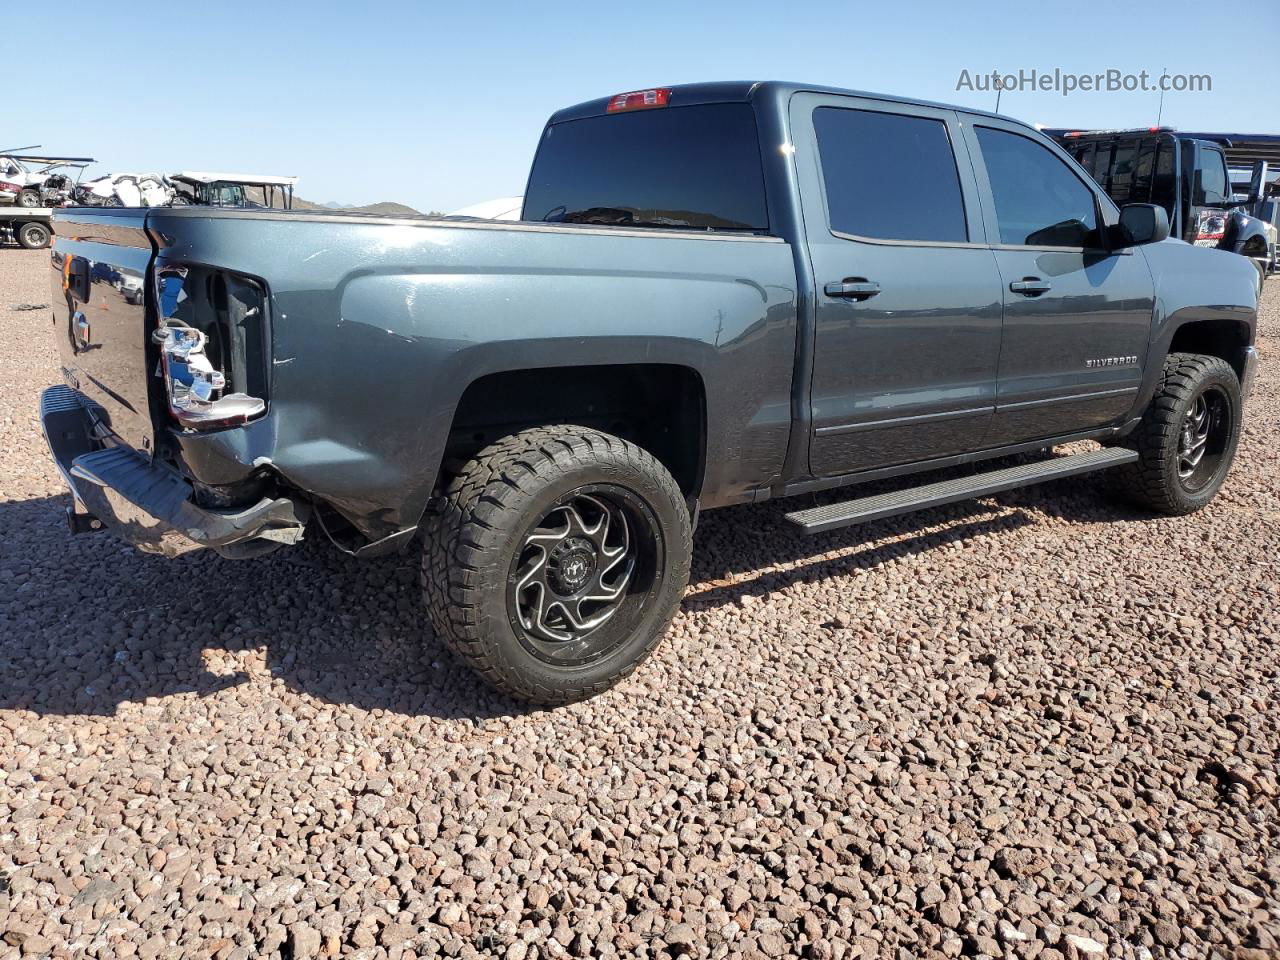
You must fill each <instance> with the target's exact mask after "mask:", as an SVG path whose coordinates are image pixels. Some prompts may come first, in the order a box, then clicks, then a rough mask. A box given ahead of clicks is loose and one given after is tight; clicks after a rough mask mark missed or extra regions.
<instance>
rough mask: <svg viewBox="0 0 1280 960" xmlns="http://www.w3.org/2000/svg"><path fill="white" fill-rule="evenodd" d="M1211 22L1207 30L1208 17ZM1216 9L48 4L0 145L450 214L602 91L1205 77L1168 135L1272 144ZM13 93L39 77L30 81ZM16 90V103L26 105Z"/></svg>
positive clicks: (1265, 88)
mask: <svg viewBox="0 0 1280 960" xmlns="http://www.w3.org/2000/svg"><path fill="white" fill-rule="evenodd" d="M1214 10H1216V11H1218V14H1219V15H1218V27H1217V28H1216V33H1215V28H1214V27H1213V26H1212V24H1211V20H1212V17H1206V13H1208V12H1211V11H1214ZM1225 11H1226V7H1215V6H1214V5H1213V4H1205V3H1204V0H1197V2H1182V0H1160V2H1156V3H1152V2H1143V3H1140V4H1138V3H1135V4H1125V3H1122V2H1120V0H1114V2H1113V3H1111V4H1079V3H1061V4H1032V3H1027V2H1025V0H1024V2H1021V3H1014V2H994V3H988V4H978V3H964V2H956V0H949V2H918V3H913V2H910V0H896V2H893V3H885V2H883V0H880V2H874V3H861V2H825V0H824V2H813V3H806V2H803V0H791V2H790V3H785V4H782V3H777V2H772V3H769V2H757V0H737V2H733V3H725V2H719V0H701V2H699V0H694V2H687V3H668V4H655V3H618V2H612V3H556V2H553V0H546V2H542V3H507V2H505V0H481V2H471V3H467V2H458V0H454V2H451V3H447V4H437V3H427V2H422V3H403V2H397V3H376V2H366V3H350V2H348V3H344V4H334V5H330V4H327V3H310V4H305V3H297V4H294V3H287V2H269V3H261V4H250V3H242V2H227V3H220V4H217V5H214V6H210V5H207V4H184V3H174V2H171V3H165V4H160V3H156V4H149V3H133V4H126V5H125V6H124V7H123V8H122V9H121V10H120V11H119V12H118V13H117V14H115V15H113V16H110V17H105V16H104V15H103V13H102V8H101V5H100V4H89V3H80V2H78V0H71V2H60V3H59V4H58V5H57V16H56V22H57V23H59V24H63V25H66V29H61V28H59V29H58V30H56V31H42V32H41V34H40V37H41V38H43V39H41V40H40V41H39V42H37V41H36V40H33V39H32V37H33V34H31V33H30V32H25V33H23V32H19V33H17V34H15V33H14V32H13V31H9V32H8V35H7V36H5V37H0V60H3V62H4V63H5V64H6V72H7V74H8V76H9V77H10V79H11V82H10V84H8V85H7V90H8V92H9V96H8V97H6V98H5V102H6V106H5V109H4V111H3V114H2V115H0V148H7V147H13V146H21V145H25V144H28V143H31V144H35V143H39V144H43V146H44V149H45V151H46V152H57V153H62V154H74V155H89V156H93V157H97V158H98V159H99V161H100V163H99V164H98V165H97V166H96V167H94V168H92V170H91V172H90V173H89V174H88V175H89V176H92V175H94V174H95V173H96V174H97V175H101V174H104V173H107V172H111V171H125V170H132V171H159V172H164V173H172V172H175V171H178V170H183V169H186V170H227V171H235V172H241V173H270V174H292V175H296V176H298V177H300V178H301V179H300V181H299V183H298V187H297V192H298V195H299V196H302V197H306V198H307V199H309V200H313V201H317V202H326V201H336V202H339V203H343V204H363V203H372V202H376V201H379V200H395V201H399V202H402V203H407V204H409V205H410V206H413V207H415V208H417V209H419V210H422V211H424V212H426V211H431V210H437V211H442V212H450V211H452V210H455V209H457V208H458V207H462V206H465V205H468V204H471V203H476V202H479V201H483V200H488V199H492V198H495V197H501V196H512V195H518V194H520V193H521V192H523V190H524V182H525V178H526V176H527V174H528V168H529V163H530V161H531V159H532V157H533V152H534V150H535V148H536V146H537V141H538V137H539V134H540V132H541V129H542V126H543V124H544V123H545V121H546V118H547V117H548V116H549V115H550V114H551V113H552V112H553V111H555V110H556V109H558V108H560V107H562V106H567V105H569V104H573V103H578V102H580V101H583V100H590V99H594V98H596V97H601V96H607V95H610V94H614V93H618V92H622V91H627V90H635V89H643V88H646V87H655V86H666V85H671V84H677V83H688V82H696V81H704V80H768V79H774V80H794V81H801V82H805V83H817V84H825V85H831V86H839V87H849V88H853V89H858V90H866V91H874V92H880V93H890V94H898V95H903V96H909V97H917V98H921V99H927V100H937V101H942V102H944V103H954V104H959V105H963V106H969V107H980V108H983V109H988V110H989V109H993V108H994V107H995V94H994V93H993V92H990V91H989V90H988V91H979V90H973V89H957V84H958V83H959V82H960V80H961V76H962V71H968V75H969V77H970V79H971V81H974V85H976V79H975V78H976V77H977V75H979V74H989V73H990V72H991V71H992V70H999V71H1000V72H1001V73H1014V72H1016V71H1019V70H1027V71H1029V70H1032V69H1035V70H1038V71H1040V72H1041V73H1046V72H1047V73H1052V72H1053V70H1054V69H1055V68H1056V69H1059V70H1062V71H1065V72H1069V73H1074V74H1093V73H1099V72H1104V71H1106V70H1109V69H1113V70H1118V71H1121V72H1123V73H1132V74H1137V73H1138V72H1140V71H1142V70H1146V71H1148V73H1150V74H1151V75H1152V77H1153V78H1154V77H1156V76H1158V75H1159V74H1160V72H1161V71H1162V70H1163V69H1167V70H1168V71H1169V72H1170V73H1172V74H1179V73H1181V74H1203V73H1207V74H1209V75H1210V77H1211V79H1212V90H1211V91H1209V92H1181V93H1168V94H1166V95H1165V101H1164V113H1163V122H1165V123H1166V124H1171V125H1173V126H1176V127H1179V128H1181V129H1183V130H1218V131H1229V130H1237V131H1248V132H1256V133H1280V102H1278V101H1277V100H1276V97H1275V80H1276V76H1275V73H1274V69H1273V68H1274V58H1273V57H1272V56H1271V55H1270V54H1269V53H1268V52H1267V51H1266V50H1264V49H1263V48H1262V47H1258V48H1257V49H1251V46H1250V42H1249V38H1250V37H1258V38H1263V37H1267V36H1270V37H1271V38H1272V39H1271V40H1270V41H1264V43H1269V44H1270V45H1271V46H1274V37H1275V36H1277V35H1280V3H1276V2H1275V0H1262V2H1259V3H1257V4H1253V5H1251V14H1250V16H1251V23H1250V26H1249V30H1248V33H1247V34H1246V33H1244V32H1242V31H1241V29H1240V28H1239V27H1238V26H1235V25H1233V24H1231V23H1230V22H1229V21H1228V20H1226V19H1223V18H1224V17H1225ZM32 78H40V79H39V80H33V79H32ZM15 83H16V89H15V86H14V84H15ZM28 87H31V88H34V89H24V88H28ZM1158 100H1159V94H1158V93H1156V92H1154V91H1153V92H1145V93H1143V92H1089V93H1084V92H1076V93H1073V94H1071V95H1070V96H1065V97H1064V96H1062V95H1061V94H1060V93H1056V92H1044V91H1036V92H1031V91H1021V90H1013V91H1005V92H1003V93H1002V95H1001V104H1000V112H1001V113H1004V114H1007V115H1009V116H1012V117H1016V118H1018V119H1020V120H1025V121H1028V122H1031V123H1042V124H1045V125H1048V126H1068V127H1077V126H1087V127H1132V126H1146V125H1149V124H1152V123H1154V122H1155V121H1156V117H1157V110H1158Z"/></svg>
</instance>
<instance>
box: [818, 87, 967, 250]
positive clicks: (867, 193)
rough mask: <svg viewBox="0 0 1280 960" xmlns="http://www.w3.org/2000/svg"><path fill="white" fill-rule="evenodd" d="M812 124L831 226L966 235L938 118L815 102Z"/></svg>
mask: <svg viewBox="0 0 1280 960" xmlns="http://www.w3.org/2000/svg"><path fill="white" fill-rule="evenodd" d="M813 126H814V130H815V132H816V133H817V135H818V153H819V155H820V156H821V159H822V178H823V180H824V181H825V182H826V190H827V208H828V210H829V212H830V217H831V229H832V230H836V231H838V232H840V233H849V234H853V235H854V236H859V237H869V238H875V239H880V240H923V241H932V242H935V243H936V242H945V243H964V242H965V241H966V240H968V239H969V231H968V227H967V226H966V224H965V218H964V199H963V197H962V195H961V193H960V176H959V174H958V173H957V172H956V158H955V153H954V152H953V151H952V149H951V138H950V137H948V136H947V125H946V124H945V123H943V122H942V121H941V120H934V119H932V118H929V117H910V116H904V115H901V114H896V113H879V112H877V111H872V110H850V109H846V108H844V107H818V108H817V109H816V110H814V112H813Z"/></svg>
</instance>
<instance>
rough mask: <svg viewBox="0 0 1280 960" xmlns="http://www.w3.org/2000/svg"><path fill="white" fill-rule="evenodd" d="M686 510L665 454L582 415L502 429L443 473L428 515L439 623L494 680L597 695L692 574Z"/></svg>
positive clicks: (501, 686)
mask: <svg viewBox="0 0 1280 960" xmlns="http://www.w3.org/2000/svg"><path fill="white" fill-rule="evenodd" d="M691 551H692V532H691V529H690V519H689V509H688V505H687V504H686V502H685V499H684V496H683V495H682V494H681V492H680V488H679V486H678V485H677V484H676V482H675V480H674V479H673V478H672V476H671V474H670V473H669V472H668V471H667V470H666V468H665V467H663V465H662V464H661V463H659V462H658V460H657V459H656V458H655V457H653V456H652V455H651V454H649V453H648V452H646V451H645V450H642V449H641V448H640V447H637V446H636V445H635V444H633V443H629V442H628V441H625V440H622V439H620V438H618V437H615V436H612V435H610V434H607V433H602V432H600V431H597V430H591V429H588V428H586V427H579V426H570V425H562V426H552V427H538V428H535V429H531V430H524V431H521V432H520V433H517V434H514V435H512V436H509V437H505V438H503V439H502V440H499V441H497V442H496V443H494V444H492V445H491V446H489V447H486V448H485V449H484V450H481V451H480V452H479V453H478V454H476V456H475V457H474V458H473V459H472V460H470V461H469V462H468V463H467V464H466V465H465V466H464V467H463V468H462V470H461V471H460V472H459V473H458V475H457V476H456V477H454V478H453V479H452V481H451V482H450V483H449V486H448V490H447V491H446V494H445V498H444V508H443V510H441V511H440V512H438V513H434V514H432V515H430V516H429V518H428V520H427V523H426V524H425V546H424V550H423V558H422V582H423V592H424V596H425V599H426V606H427V612H428V614H429V616H430V618H431V623H432V626H433V627H434V628H435V631H436V633H437V634H438V635H439V636H440V638H441V639H442V640H443V641H444V642H445V643H446V645H448V646H449V647H450V648H451V649H452V650H453V651H454V652H455V653H456V654H458V655H459V656H460V657H461V658H462V659H463V660H464V661H466V662H467V663H468V665H470V666H471V667H472V668H473V669H475V670H476V671H477V672H478V673H479V674H480V676H481V677H483V678H484V679H485V680H486V681H487V682H488V683H489V684H491V685H492V686H493V687H495V688H496V689H498V690H499V691H501V692H503V693H505V694H508V695H510V696H513V697H517V698H519V699H522V700H527V701H530V702H532V703H539V704H546V705H556V704H564V703H571V702H573V701H576V700H582V699H584V698H586V697H589V696H593V695H595V694H597V693H600V692H602V691H604V690H607V689H608V688H609V687H612V686H613V685H614V684H616V683H618V682H619V681H620V680H622V679H623V678H625V677H626V676H628V675H629V674H630V673H631V672H632V671H633V670H635V668H636V667H637V666H638V665H639V664H640V663H641V662H642V661H643V660H644V659H645V658H646V657H647V656H648V655H649V654H650V653H651V652H652V650H653V649H654V647H655V646H657V644H658V641H659V640H660V639H661V637H662V634H663V632H664V631H665V629H666V626H667V624H668V623H669V622H670V620H671V617H672V616H673V614H674V613H675V609H676V606H677V605H678V604H679V602H680V598H681V596H682V595H683V592H684V588H685V585H686V583H687V582H688V578H689V559H690V554H691Z"/></svg>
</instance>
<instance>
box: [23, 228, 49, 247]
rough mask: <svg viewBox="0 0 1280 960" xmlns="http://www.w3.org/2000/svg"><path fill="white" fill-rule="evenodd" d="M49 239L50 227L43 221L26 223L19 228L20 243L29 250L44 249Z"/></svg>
mask: <svg viewBox="0 0 1280 960" xmlns="http://www.w3.org/2000/svg"><path fill="white" fill-rule="evenodd" d="M49 240H50V233H49V228H48V227H46V226H45V225H44V224H43V223H24V224H23V225H22V226H20V227H19V228H18V243H19V244H20V245H21V246H23V247H26V248H27V249H28V250H43V249H44V248H45V247H47V246H48V245H49Z"/></svg>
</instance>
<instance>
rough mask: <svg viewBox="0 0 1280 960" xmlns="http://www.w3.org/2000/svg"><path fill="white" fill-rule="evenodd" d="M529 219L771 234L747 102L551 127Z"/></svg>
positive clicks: (533, 181)
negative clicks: (768, 232)
mask: <svg viewBox="0 0 1280 960" xmlns="http://www.w3.org/2000/svg"><path fill="white" fill-rule="evenodd" d="M523 219H525V220H542V221H550V222H553V223H590V224H604V225H611V226H630V227H667V228H677V229H678V228H692V229H699V230H752V231H764V230H767V229H768V226H769V217H768V212H767V209H766V206H765V193H764V174H763V172H762V169H761V164H760V143H759V139H758V138H757V135H756V122H755V113H754V111H753V110H752V108H751V106H750V104H746V103H712V104H700V105H697V106H690V107H676V108H662V109H654V110H638V111H634V112H628V113H620V114H610V115H606V116H602V117H588V118H586V119H583V120H567V121H564V122H562V123H556V124H552V125H551V126H549V127H547V129H546V132H545V133H544V134H543V138H542V145H541V146H540V147H539V149H538V155H537V157H536V158H535V159H534V162H533V170H532V172H531V173H530V176H529V189H528V191H527V195H526V196H525V204H524V213H523Z"/></svg>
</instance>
